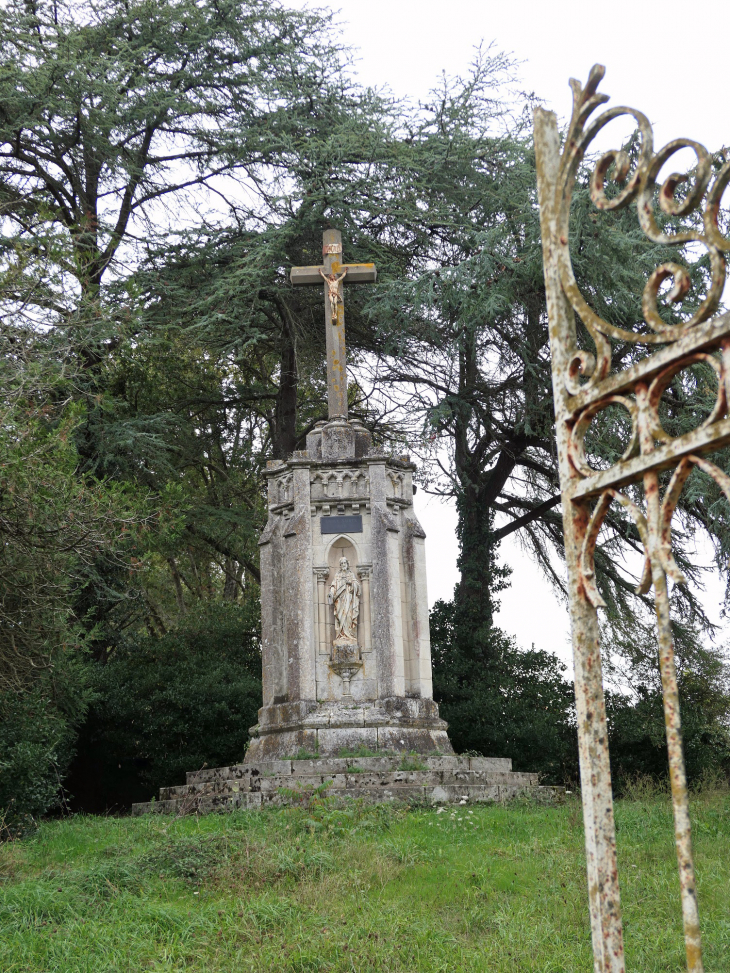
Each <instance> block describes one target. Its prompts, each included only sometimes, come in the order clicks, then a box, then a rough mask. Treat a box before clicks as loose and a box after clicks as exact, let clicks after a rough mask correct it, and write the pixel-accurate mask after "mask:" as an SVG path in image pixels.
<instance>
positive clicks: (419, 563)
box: [404, 509, 433, 699]
mask: <svg viewBox="0 0 730 973" xmlns="http://www.w3.org/2000/svg"><path fill="white" fill-rule="evenodd" d="M405 534H406V538H405V550H406V556H405V558H404V560H405V562H406V564H407V565H408V568H409V574H410V575H411V577H410V579H409V584H410V587H411V631H412V638H413V654H414V660H415V666H414V668H415V670H416V673H415V675H416V681H417V684H418V685H417V688H418V691H419V692H420V695H421V696H422V697H423V698H424V699H432V698H433V676H432V674H431V635H430V631H429V624H428V591H427V588H426V533H425V531H424V529H423V527H421V525H420V523H419V522H418V519H417V518H416V515H415V514H414V513H413V510H412V509H410V510H409V511H408V512H407V513H406V515H405Z"/></svg>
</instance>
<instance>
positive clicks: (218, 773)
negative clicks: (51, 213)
mask: <svg viewBox="0 0 730 973" xmlns="http://www.w3.org/2000/svg"><path fill="white" fill-rule="evenodd" d="M352 768H357V771H356V772H357V773H361V772H363V771H374V772H382V773H388V772H393V771H401V770H407V769H411V768H412V769H419V770H425V769H428V770H429V771H451V772H453V773H455V772H457V771H494V772H496V773H510V772H511V770H512V761H511V760H510V758H509V757H451V756H447V757H430V756H428V757H425V756H424V757H421V756H411V755H408V754H405V755H404V754H393V755H388V756H385V757H322V758H315V759H312V760H259V761H257V762H256V763H255V764H245V763H242V764H234V765H233V766H231V767H213V768H206V769H203V770H195V771H192V772H189V773H188V774H187V775H186V781H187V783H188V784H194V783H198V782H200V781H208V780H235V779H237V778H243V777H248V776H251V775H254V776H255V775H262V776H265V777H270V776H272V775H274V774H280V775H283V776H295V777H296V776H300V775H307V774H328V775H330V776H334V775H335V774H346V773H348V772H351V770H352Z"/></svg>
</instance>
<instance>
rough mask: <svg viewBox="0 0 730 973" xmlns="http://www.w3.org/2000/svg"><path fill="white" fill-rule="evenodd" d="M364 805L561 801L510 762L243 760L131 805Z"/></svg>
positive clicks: (190, 809)
mask: <svg viewBox="0 0 730 973" xmlns="http://www.w3.org/2000/svg"><path fill="white" fill-rule="evenodd" d="M315 793H317V794H319V795H321V794H322V793H324V794H326V795H327V796H328V797H331V798H336V799H341V800H343V801H346V800H353V799H354V800H365V801H371V802H383V801H403V802H411V803H417V804H471V803H480V802H496V801H507V800H510V799H513V798H515V797H531V798H533V799H535V800H540V801H545V802H552V801H558V800H561V799H562V797H563V794H564V790H563V788H562V787H542V786H540V785H539V784H538V776H537V774H523V773H515V772H514V771H513V770H512V761H511V760H509V759H499V758H490V757H454V756H439V757H422V758H418V757H417V758H414V757H413V756H412V755H405V754H404V755H401V756H398V755H394V754H391V755H389V756H384V757H350V758H339V759H336V758H319V759H316V760H264V761H260V762H258V763H251V762H249V761H248V760H247V761H246V762H245V763H243V764H236V765H235V766H233V767H218V768H216V769H209V770H208V769H206V770H199V771H196V772H195V773H190V774H188V775H187V783H186V784H182V785H181V786H179V787H163V788H161V789H160V800H159V801H155V802H154V803H152V802H150V803H149V804H135V805H133V807H132V814H134V815H141V814H150V813H163V814H194V813H198V814H200V813H205V812H207V811H232V810H235V809H236V808H239V807H246V808H260V807H265V806H271V805H273V806H276V805H283V804H294V803H299V802H302V801H305V800H307V799H308V798H309V797H310V796H312V795H313V794H315Z"/></svg>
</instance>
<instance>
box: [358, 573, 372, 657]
mask: <svg viewBox="0 0 730 973" xmlns="http://www.w3.org/2000/svg"><path fill="white" fill-rule="evenodd" d="M372 571H373V566H372V564H358V565H357V576H358V578H359V579H360V584H361V585H362V611H361V613H360V614H361V617H362V635H361V636H360V637H359V638H358V642H359V643H360V652H361V653H363V652H369V651H370V650H371V649H372V641H371V639H372V636H371V633H370V575H371V574H372Z"/></svg>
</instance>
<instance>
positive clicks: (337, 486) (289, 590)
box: [246, 230, 453, 761]
mask: <svg viewBox="0 0 730 973" xmlns="http://www.w3.org/2000/svg"><path fill="white" fill-rule="evenodd" d="M323 258H324V259H323V265H322V266H319V267H295V268H293V269H292V271H291V281H292V284H294V285H307V284H309V285H317V284H318V285H320V286H323V289H324V305H325V327H326V336H327V394H328V405H329V419H328V421H326V422H320V423H318V424H317V425H316V427H315V428H314V430H313V431H312V432H311V433H310V434H309V435H308V436H307V448H306V450H301V451H298V452H295V453H294V454H293V455H292V456H291V457H290V458H289V459H288V460H286V461H284V462H278V461H274V462H271V463H269V464H268V471H267V475H268V481H269V520H268V523H267V525H266V528H265V530H264V532H263V534H262V536H261V540H260V541H259V545H260V550H261V606H262V609H261V614H262V655H263V695H264V705H263V708H262V709H261V710H260V711H259V724H258V726H256V727H254V729H253V731H252V734H253V742H252V743H251V746H250V747H249V750H248V753H247V755H246V760H247V761H256V760H261V759H266V758H270V757H282V756H285V755H289V754H293V753H297V751H299V750H301V749H304V750H307V751H310V752H318V753H319V754H320V755H327V754H337V753H338V752H339V751H340V750H342V749H343V748H346V749H352V748H356V747H362V746H365V747H367V748H369V749H371V750H382V749H388V750H401V751H411V750H415V751H418V752H419V753H429V752H432V751H435V750H436V751H440V752H441V753H452V752H453V750H452V747H451V744H450V743H449V739H448V737H447V735H446V724H445V723H444V722H443V720H441V719H439V715H438V707H437V705H436V703H434V701H433V688H432V680H431V648H430V642H429V630H428V600H427V596H426V559H425V550H424V539H425V534H424V532H423V529H422V528H421V525H420V524H419V523H418V519H417V518H416V515H415V513H414V512H413V492H414V490H413V484H412V474H413V470H414V466H413V464H411V463H410V462H409V460H408V457H400V458H397V459H394V458H393V457H390V456H387V455H385V454H384V453H383V452H381V451H379V450H377V449H373V448H372V443H371V437H370V433H369V432H368V431H367V430H366V429H365V427H364V426H363V425H362V424H361V423H360V422H358V421H357V420H349V419H348V407H347V372H346V367H345V365H346V361H345V315H344V295H343V291H344V285H345V284H347V283H365V282H368V281H375V278H376V270H375V267H374V266H373V265H372V264H345V263H342V243H341V237H340V233H339V231H337V230H326V231H325V233H324V246H323Z"/></svg>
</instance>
